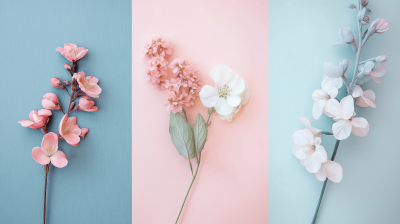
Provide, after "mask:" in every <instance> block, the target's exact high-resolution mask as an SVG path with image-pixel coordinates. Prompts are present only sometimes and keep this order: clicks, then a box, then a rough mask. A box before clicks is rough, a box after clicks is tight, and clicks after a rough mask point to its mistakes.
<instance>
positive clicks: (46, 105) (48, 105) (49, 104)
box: [42, 99, 57, 109]
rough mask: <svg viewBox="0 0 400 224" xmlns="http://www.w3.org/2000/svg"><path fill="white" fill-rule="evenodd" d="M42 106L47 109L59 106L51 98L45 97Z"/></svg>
mask: <svg viewBox="0 0 400 224" xmlns="http://www.w3.org/2000/svg"><path fill="white" fill-rule="evenodd" d="M42 107H43V108H46V109H54V108H56V107H57V105H55V104H54V103H53V101H51V100H48V99H43V100H42Z"/></svg>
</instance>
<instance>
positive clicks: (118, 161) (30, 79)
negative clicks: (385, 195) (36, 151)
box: [0, 0, 132, 224]
mask: <svg viewBox="0 0 400 224" xmlns="http://www.w3.org/2000/svg"><path fill="white" fill-rule="evenodd" d="M131 27H132V26H131V1H130V0H124V1H106V0H101V1H99V0H86V1H79V0H68V1H64V0H63V1H53V0H36V1H22V0H18V1H16V0H15V1H0V33H1V35H0V49H1V54H0V73H1V81H0V87H1V88H0V96H1V110H0V117H1V129H0V142H1V146H0V151H1V153H0V223H2V224H26V223H41V222H42V216H43V188H44V169H43V166H42V165H39V164H38V163H36V162H35V161H34V160H33V159H32V153H31V151H32V148H33V147H35V146H40V144H41V141H42V138H43V134H42V133H41V131H40V130H31V129H29V128H23V127H21V125H20V124H18V123H17V121H18V120H23V119H29V118H28V114H29V112H30V111H31V110H39V109H41V99H42V96H43V95H44V94H45V93H47V92H54V93H56V94H57V95H58V96H59V98H60V101H61V102H62V104H63V106H64V107H66V105H67V104H68V96H67V94H66V93H65V92H64V91H62V90H59V89H55V88H53V87H52V86H51V85H50V79H51V78H53V77H60V78H61V79H67V78H70V75H69V74H68V73H67V72H66V71H65V70H64V67H63V64H64V63H66V62H67V60H66V59H65V58H64V57H62V56H61V55H60V53H59V52H56V51H55V49H56V47H59V46H62V45H63V44H64V43H70V42H72V43H75V44H77V45H78V46H84V47H86V48H88V49H89V52H88V54H87V55H86V56H85V57H84V58H83V59H82V60H81V61H79V63H78V70H79V71H84V72H86V74H87V75H94V76H96V77H98V78H99V79H100V82H99V85H100V86H101V88H102V89H103V92H102V93H101V94H100V98H98V99H95V102H96V106H98V107H99V109H100V110H99V112H97V113H85V112H77V113H75V112H74V113H73V115H74V116H77V118H78V124H79V125H80V127H81V128H82V127H87V128H89V129H90V131H89V133H88V134H87V136H86V138H85V139H81V143H80V145H79V146H78V147H72V146H70V145H68V144H66V143H65V141H63V142H61V143H60V145H59V148H60V149H61V150H62V151H64V152H65V154H66V156H67V158H68V161H69V163H68V165H67V166H66V167H65V168H62V169H58V168H56V167H54V166H51V167H50V173H49V180H48V181H49V183H48V201H47V203H48V204H47V206H48V209H47V214H48V216H47V222H46V223H49V224H52V223H53V224H63V223H68V224H71V223H79V224H81V223H96V224H98V223H107V224H109V223H131V222H132V215H131V213H132V206H131V197H132V194H131V189H132V188H131V181H132V175H131V167H132V166H131V134H132V132H131V102H132V101H131V80H132V79H131V40H132V39H131V36H132V34H131V33H132V32H131ZM61 117H62V113H61V112H58V111H55V112H54V116H52V117H51V121H50V127H49V131H53V132H57V127H58V123H59V121H60V119H61Z"/></svg>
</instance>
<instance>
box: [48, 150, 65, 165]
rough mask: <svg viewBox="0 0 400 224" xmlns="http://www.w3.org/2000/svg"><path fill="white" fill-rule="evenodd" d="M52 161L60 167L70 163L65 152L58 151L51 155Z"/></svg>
mask: <svg viewBox="0 0 400 224" xmlns="http://www.w3.org/2000/svg"><path fill="white" fill-rule="evenodd" d="M50 161H51V163H52V164H53V165H54V166H55V167H58V168H63V167H65V166H66V165H67V164H68V160H67V157H66V156H65V154H64V152H62V151H57V152H55V153H54V154H53V155H52V156H51V157H50Z"/></svg>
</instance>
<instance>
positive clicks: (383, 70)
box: [371, 64, 386, 78]
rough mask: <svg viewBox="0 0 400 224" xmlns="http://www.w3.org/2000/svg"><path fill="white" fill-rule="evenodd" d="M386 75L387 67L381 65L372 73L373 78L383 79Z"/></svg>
mask: <svg viewBox="0 0 400 224" xmlns="http://www.w3.org/2000/svg"><path fill="white" fill-rule="evenodd" d="M385 73H386V68H385V65H383V64H379V65H378V66H377V67H376V68H375V69H374V70H373V71H372V72H371V76H372V77H377V78H379V77H382V76H383V75H384V74H385Z"/></svg>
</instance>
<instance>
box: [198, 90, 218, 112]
mask: <svg viewBox="0 0 400 224" xmlns="http://www.w3.org/2000/svg"><path fill="white" fill-rule="evenodd" d="M199 96H200V100H201V103H202V104H203V105H204V106H205V107H214V106H215V104H216V103H217V100H218V98H219V97H218V90H217V89H216V88H214V87H212V86H209V85H205V86H203V87H202V88H201V90H200V93H199Z"/></svg>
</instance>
